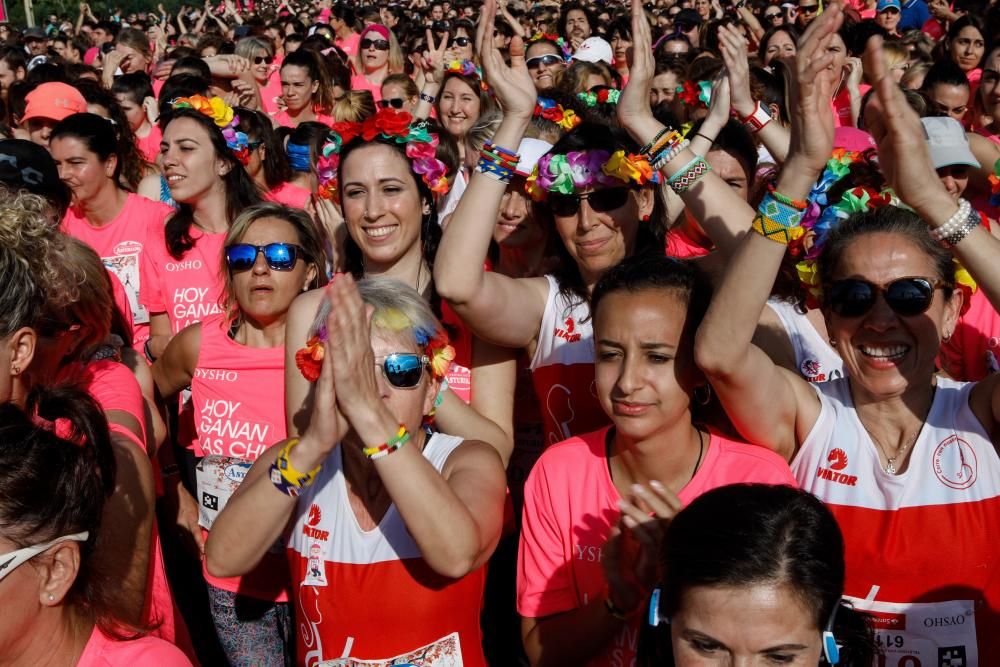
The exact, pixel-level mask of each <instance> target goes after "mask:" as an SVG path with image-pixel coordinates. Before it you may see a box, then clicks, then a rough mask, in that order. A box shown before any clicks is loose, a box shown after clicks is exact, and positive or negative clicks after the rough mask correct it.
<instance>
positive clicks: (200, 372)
mask: <svg viewBox="0 0 1000 667" xmlns="http://www.w3.org/2000/svg"><path fill="white" fill-rule="evenodd" d="M194 376H195V377H196V378H198V379H199V380H217V381H220V382H237V381H239V379H240V374H239V373H237V372H236V371H226V370H220V369H216V368H196V369H194Z"/></svg>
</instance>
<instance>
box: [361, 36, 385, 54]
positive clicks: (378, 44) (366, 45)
mask: <svg viewBox="0 0 1000 667" xmlns="http://www.w3.org/2000/svg"><path fill="white" fill-rule="evenodd" d="M373 46H374V47H375V50H376V51H388V50H389V40H387V39H363V40H361V48H362V49H370V48H372V47H373Z"/></svg>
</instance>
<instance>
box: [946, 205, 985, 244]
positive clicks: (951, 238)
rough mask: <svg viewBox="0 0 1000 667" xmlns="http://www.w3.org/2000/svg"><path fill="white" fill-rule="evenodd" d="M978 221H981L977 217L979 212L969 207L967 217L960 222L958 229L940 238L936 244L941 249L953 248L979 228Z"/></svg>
mask: <svg viewBox="0 0 1000 667" xmlns="http://www.w3.org/2000/svg"><path fill="white" fill-rule="evenodd" d="M980 221H981V220H980V217H979V211H977V210H976V209H974V208H972V207H971V206H970V207H969V215H968V216H966V218H965V220H963V221H962V223H961V225H960V226H959V227H958V229H956V230H955V231H954V232H952V233H951V234H949V235H948V236H945V237H944V238H942V239H941V240H940V241H938V244H940V245H941V246H942V247H945V248H949V249H950V248H954V247H955V246H957V245H958V244H959V243H961V242H962V241H963V240H964V239H965V237H966V236H968V235H969V234H971V233H972V230H974V229H975V228H976V227H978V226H979V224H980Z"/></svg>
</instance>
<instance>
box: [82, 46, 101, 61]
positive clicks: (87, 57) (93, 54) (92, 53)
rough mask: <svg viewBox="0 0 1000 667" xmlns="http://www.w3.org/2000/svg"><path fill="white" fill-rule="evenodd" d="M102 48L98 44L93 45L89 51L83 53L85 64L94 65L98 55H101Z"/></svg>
mask: <svg viewBox="0 0 1000 667" xmlns="http://www.w3.org/2000/svg"><path fill="white" fill-rule="evenodd" d="M100 53H101V50H100V49H99V48H97V47H96V46H92V47H90V48H89V49H87V52H86V53H84V54H83V64H84V65H93V64H94V61H95V60H97V56H98V55H100Z"/></svg>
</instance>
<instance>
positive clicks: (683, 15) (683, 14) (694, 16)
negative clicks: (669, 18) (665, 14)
mask: <svg viewBox="0 0 1000 667" xmlns="http://www.w3.org/2000/svg"><path fill="white" fill-rule="evenodd" d="M701 24H702V18H701V14H699V13H698V12H696V11H695V10H693V9H682V10H680V11H679V12H677V15H676V16H674V25H676V26H681V25H683V26H685V27H686V28H687V29H690V28H697V27H698V26H700V25H701Z"/></svg>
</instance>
